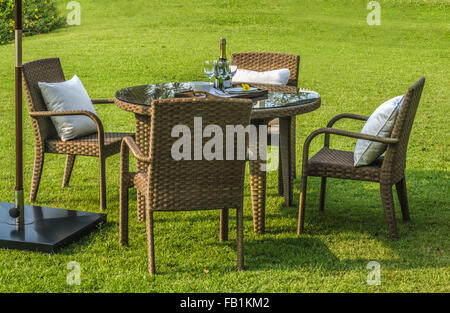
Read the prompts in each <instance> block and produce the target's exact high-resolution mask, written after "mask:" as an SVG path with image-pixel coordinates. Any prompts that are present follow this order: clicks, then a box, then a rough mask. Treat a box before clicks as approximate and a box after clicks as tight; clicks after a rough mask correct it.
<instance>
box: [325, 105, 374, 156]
mask: <svg viewBox="0 0 450 313" xmlns="http://www.w3.org/2000/svg"><path fill="white" fill-rule="evenodd" d="M344 118H349V119H353V120H360V121H367V120H368V119H369V117H368V116H364V115H358V114H352V113H342V114H339V115H336V116H335V117H333V118H332V119H331V120H330V121H329V122H328V124H327V128H331V127H333V125H334V124H335V123H336V122H337V121H339V120H341V119H344ZM324 145H325V147H327V148H329V147H330V134H329V133H326V134H325V144H324Z"/></svg>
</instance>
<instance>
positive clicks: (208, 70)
mask: <svg viewBox="0 0 450 313" xmlns="http://www.w3.org/2000/svg"><path fill="white" fill-rule="evenodd" d="M216 62H217V61H210V60H207V61H205V63H204V64H203V70H204V71H205V75H206V76H207V77H208V80H209V81H210V82H211V78H212V77H213V76H214V67H215V66H216Z"/></svg>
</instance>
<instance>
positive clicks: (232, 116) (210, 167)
mask: <svg viewBox="0 0 450 313" xmlns="http://www.w3.org/2000/svg"><path fill="white" fill-rule="evenodd" d="M251 108H252V102H251V101H250V100H241V99H191V98H184V99H167V100H155V101H153V103H152V106H151V122H150V125H151V134H150V140H149V148H150V149H149V155H148V156H147V155H146V154H145V153H144V152H143V151H142V150H141V147H140V146H139V145H138V144H137V143H135V142H134V140H132V139H131V138H126V139H125V140H124V141H123V143H122V152H121V191H120V243H121V244H122V245H124V244H127V243H128V188H130V187H135V188H136V189H138V190H139V191H140V193H141V194H142V195H143V196H144V197H145V216H146V223H147V242H148V256H149V264H148V266H149V273H150V274H151V275H153V274H154V273H155V262H154V239H153V237H154V231H153V213H154V212H155V211H183V210H212V209H218V210H222V213H221V223H222V224H221V231H220V238H221V239H222V240H226V239H227V237H228V234H227V229H228V227H227V225H228V221H227V217H228V209H237V212H238V213H237V242H238V244H237V257H238V260H237V265H238V269H243V266H244V263H243V213H242V210H243V197H244V177H245V163H246V160H238V159H236V158H235V159H234V160H226V149H223V151H221V152H220V151H219V152H218V153H219V154H220V155H221V158H222V159H223V160H206V159H205V156H203V158H202V159H201V160H195V159H194V150H195V145H196V141H195V139H194V137H195V135H194V132H193V131H192V136H191V138H190V140H188V142H189V143H190V144H191V147H192V151H191V159H192V160H180V161H177V160H175V159H174V157H173V155H172V154H173V153H172V148H173V144H174V142H175V141H176V140H177V139H178V138H174V137H173V136H172V130H173V127H174V126H177V125H184V126H186V127H187V128H188V129H190V130H194V129H195V125H194V118H195V117H201V118H202V124H203V128H204V127H206V126H208V125H217V126H219V127H220V128H221V129H222V130H223V134H225V131H224V130H225V129H226V125H243V126H244V127H245V126H247V125H249V123H250V112H251ZM223 138H226V137H225V136H224V137H223ZM209 139H210V138H203V139H201V140H202V143H203V145H202V147H203V146H204V145H205V144H206V142H207V141H209ZM224 146H226V145H225V144H224ZM233 147H234V151H237V140H234V145H233ZM129 151H131V152H132V153H133V155H134V156H135V157H136V158H137V159H138V160H140V161H141V162H143V163H146V164H148V169H147V171H146V172H139V173H136V174H134V173H130V172H129V165H128V162H129V156H128V155H129ZM130 176H134V177H133V180H132V182H133V183H132V184H130V182H131V179H130Z"/></svg>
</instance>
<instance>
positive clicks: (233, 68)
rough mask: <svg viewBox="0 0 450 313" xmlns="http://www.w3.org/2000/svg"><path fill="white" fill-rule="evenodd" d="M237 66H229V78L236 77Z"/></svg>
mask: <svg viewBox="0 0 450 313" xmlns="http://www.w3.org/2000/svg"><path fill="white" fill-rule="evenodd" d="M237 69H238V68H237V66H236V65H230V76H231V79H233V77H234V75H236V72H237Z"/></svg>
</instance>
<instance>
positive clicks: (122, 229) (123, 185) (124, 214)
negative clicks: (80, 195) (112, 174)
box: [119, 174, 128, 246]
mask: <svg viewBox="0 0 450 313" xmlns="http://www.w3.org/2000/svg"><path fill="white" fill-rule="evenodd" d="M121 176H123V174H122V175H121ZM119 198H120V199H119V202H120V209H119V223H120V224H119V225H120V226H119V238H120V245H121V246H125V245H128V186H127V181H125V179H124V178H123V177H121V178H120V194H119Z"/></svg>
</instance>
